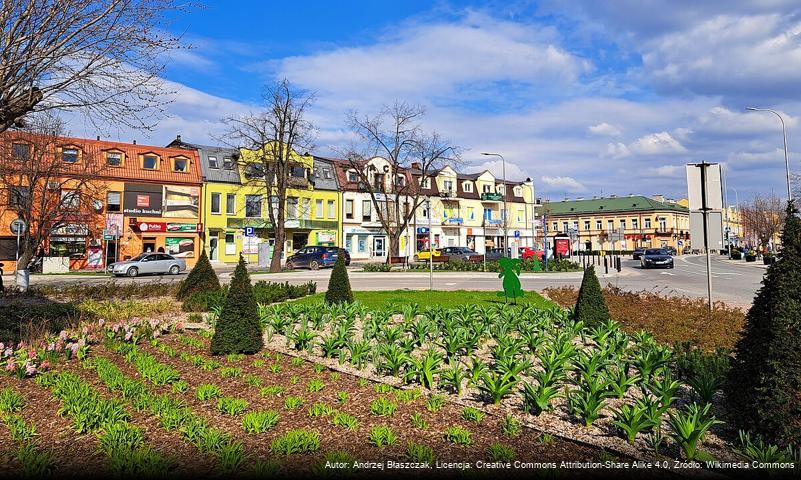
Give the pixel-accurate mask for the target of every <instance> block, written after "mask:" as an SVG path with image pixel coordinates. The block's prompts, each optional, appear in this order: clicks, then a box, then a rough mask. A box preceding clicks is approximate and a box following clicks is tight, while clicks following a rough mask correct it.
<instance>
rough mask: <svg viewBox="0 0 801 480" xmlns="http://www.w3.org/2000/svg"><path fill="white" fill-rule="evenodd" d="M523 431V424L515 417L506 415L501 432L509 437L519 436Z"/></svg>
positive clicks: (502, 421)
mask: <svg viewBox="0 0 801 480" xmlns="http://www.w3.org/2000/svg"><path fill="white" fill-rule="evenodd" d="M522 431H523V424H522V423H521V422H520V420H518V419H516V418H515V417H513V416H511V415H505V416H504V417H503V419H502V420H501V432H503V434H504V435H506V436H507V437H518V436H520V433H521V432H522Z"/></svg>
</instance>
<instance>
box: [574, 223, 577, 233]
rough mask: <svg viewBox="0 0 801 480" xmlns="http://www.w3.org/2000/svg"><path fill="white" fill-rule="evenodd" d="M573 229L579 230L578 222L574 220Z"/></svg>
mask: <svg viewBox="0 0 801 480" xmlns="http://www.w3.org/2000/svg"><path fill="white" fill-rule="evenodd" d="M573 231H575V232H578V222H573Z"/></svg>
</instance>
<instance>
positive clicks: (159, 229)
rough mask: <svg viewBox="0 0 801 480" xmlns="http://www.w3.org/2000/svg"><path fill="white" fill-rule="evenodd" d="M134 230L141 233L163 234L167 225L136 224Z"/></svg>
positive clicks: (159, 223)
mask: <svg viewBox="0 0 801 480" xmlns="http://www.w3.org/2000/svg"><path fill="white" fill-rule="evenodd" d="M135 226H136V229H137V230H139V231H140V232H143V233H145V232H146V233H163V232H166V231H167V224H166V223H163V222H138V223H137V224H136V225H135Z"/></svg>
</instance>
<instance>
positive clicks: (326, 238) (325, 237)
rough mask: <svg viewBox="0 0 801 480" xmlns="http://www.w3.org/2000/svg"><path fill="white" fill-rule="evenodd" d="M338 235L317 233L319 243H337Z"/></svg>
mask: <svg viewBox="0 0 801 480" xmlns="http://www.w3.org/2000/svg"><path fill="white" fill-rule="evenodd" d="M336 239H337V235H336V233H334V232H317V241H318V242H320V243H331V242H335V241H336Z"/></svg>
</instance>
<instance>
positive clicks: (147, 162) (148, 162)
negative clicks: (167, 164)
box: [142, 155, 159, 170]
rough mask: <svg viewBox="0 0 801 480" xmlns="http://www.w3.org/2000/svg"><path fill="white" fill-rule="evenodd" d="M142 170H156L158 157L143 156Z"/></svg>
mask: <svg viewBox="0 0 801 480" xmlns="http://www.w3.org/2000/svg"><path fill="white" fill-rule="evenodd" d="M142 168H144V169H145V170H158V168H159V157H157V156H156V155H143V156H142Z"/></svg>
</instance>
